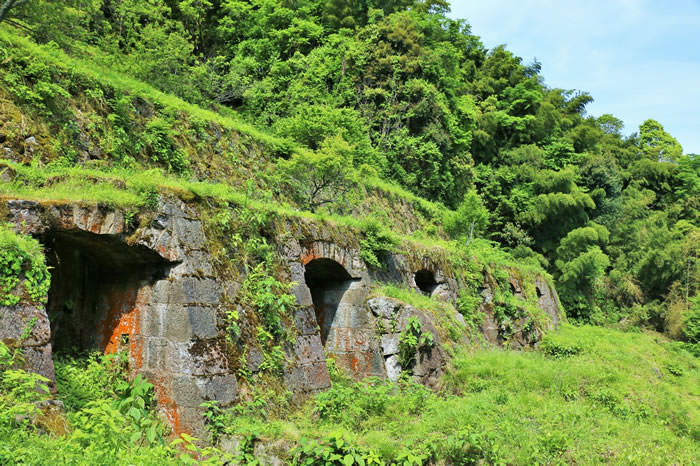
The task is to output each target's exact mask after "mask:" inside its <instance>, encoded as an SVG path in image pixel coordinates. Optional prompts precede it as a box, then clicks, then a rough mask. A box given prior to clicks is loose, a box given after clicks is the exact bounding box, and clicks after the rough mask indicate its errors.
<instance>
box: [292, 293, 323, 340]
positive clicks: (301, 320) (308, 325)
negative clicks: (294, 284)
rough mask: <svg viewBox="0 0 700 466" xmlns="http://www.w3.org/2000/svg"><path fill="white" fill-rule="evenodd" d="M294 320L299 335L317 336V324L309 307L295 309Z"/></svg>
mask: <svg viewBox="0 0 700 466" xmlns="http://www.w3.org/2000/svg"><path fill="white" fill-rule="evenodd" d="M305 288H306V287H305ZM294 320H295V322H296V326H297V331H298V332H299V334H300V335H314V334H318V323H317V322H316V316H315V315H314V310H313V307H312V306H311V305H309V306H306V307H302V308H300V309H297V310H296V312H295V314H294Z"/></svg>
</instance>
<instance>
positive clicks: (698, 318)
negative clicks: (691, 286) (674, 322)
mask: <svg viewBox="0 0 700 466" xmlns="http://www.w3.org/2000/svg"><path fill="white" fill-rule="evenodd" d="M690 303H691V304H690V309H689V310H688V312H687V314H686V315H684V316H683V335H684V336H685V339H686V341H688V342H689V343H700V295H698V296H695V297H694V298H691V299H690Z"/></svg>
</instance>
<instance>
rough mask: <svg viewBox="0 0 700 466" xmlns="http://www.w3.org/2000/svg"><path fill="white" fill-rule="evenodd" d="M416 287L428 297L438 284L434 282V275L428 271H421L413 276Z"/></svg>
mask: <svg viewBox="0 0 700 466" xmlns="http://www.w3.org/2000/svg"><path fill="white" fill-rule="evenodd" d="M414 278H415V281H416V286H417V287H418V289H419V290H421V291H422V292H423V293H424V294H427V295H428V296H430V295H431V294H432V293H433V291H434V290H435V287H437V285H438V283H437V281H435V273H433V272H431V271H430V270H426V269H422V270H419V271H418V272H416V274H415V276H414Z"/></svg>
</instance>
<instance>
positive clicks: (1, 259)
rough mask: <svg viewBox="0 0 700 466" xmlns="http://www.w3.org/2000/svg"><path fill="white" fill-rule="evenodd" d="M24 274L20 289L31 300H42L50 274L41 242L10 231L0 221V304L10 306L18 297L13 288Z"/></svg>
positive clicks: (47, 290) (18, 293) (44, 296)
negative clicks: (22, 284)
mask: <svg viewBox="0 0 700 466" xmlns="http://www.w3.org/2000/svg"><path fill="white" fill-rule="evenodd" d="M22 274H24V279H25V280H24V289H25V290H26V292H27V294H28V295H29V297H30V298H31V299H32V300H34V301H35V302H42V303H43V302H46V297H47V295H48V292H49V286H50V284H51V276H50V274H49V270H48V268H47V267H46V263H45V261H44V254H43V252H42V250H41V245H40V244H39V242H38V241H37V240H35V239H34V238H31V237H30V236H25V235H21V234H17V233H14V232H13V231H12V230H11V229H10V225H4V224H0V305H2V306H13V305H15V304H17V303H18V302H19V300H20V296H21V292H18V290H16V287H17V285H18V284H19V282H20V279H21V276H22Z"/></svg>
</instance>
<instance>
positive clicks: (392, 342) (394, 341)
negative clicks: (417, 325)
mask: <svg viewBox="0 0 700 466" xmlns="http://www.w3.org/2000/svg"><path fill="white" fill-rule="evenodd" d="M400 336H401V335H400V334H399V333H389V334H386V335H382V343H381V346H382V354H383V355H384V356H389V355H392V354H398V352H399V338H400Z"/></svg>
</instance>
